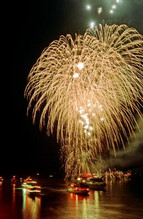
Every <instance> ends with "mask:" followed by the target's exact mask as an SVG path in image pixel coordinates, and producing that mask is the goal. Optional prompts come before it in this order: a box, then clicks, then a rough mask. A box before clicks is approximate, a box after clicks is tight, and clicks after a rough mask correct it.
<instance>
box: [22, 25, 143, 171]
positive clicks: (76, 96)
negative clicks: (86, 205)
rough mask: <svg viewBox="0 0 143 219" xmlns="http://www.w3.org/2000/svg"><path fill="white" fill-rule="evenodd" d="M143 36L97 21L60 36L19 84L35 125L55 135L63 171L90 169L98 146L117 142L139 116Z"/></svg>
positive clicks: (117, 143) (121, 142) (127, 29)
mask: <svg viewBox="0 0 143 219" xmlns="http://www.w3.org/2000/svg"><path fill="white" fill-rule="evenodd" d="M142 72H143V36H142V35H140V34H139V33H138V32H137V30H136V29H134V28H129V27H128V26H126V25H119V26H118V25H111V26H108V25H105V26H102V25H99V26H98V27H96V28H95V29H88V30H87V31H86V32H85V34H83V35H78V34H75V37H74V38H73V37H72V36H71V35H70V34H68V35H66V36H63V35H62V36H60V38H59V39H58V40H55V41H53V42H52V43H51V44H50V45H49V46H48V47H47V48H46V49H45V50H44V51H43V52H42V54H41V56H40V57H39V59H38V60H37V62H36V63H35V65H34V66H33V67H32V69H31V71H30V73H29V76H28V83H27V86H26V88H25V96H26V97H27V99H28V101H29V104H28V111H29V110H30V109H31V108H32V118H33V122H35V121H36V120H37V115H38V117H39V114H40V118H39V126H40V129H43V128H46V130H47V134H48V135H51V134H53V133H56V135H57V141H58V142H60V144H61V156H62V157H63V159H64V162H65V172H66V174H67V175H70V174H72V173H73V172H74V173H78V172H83V171H88V172H92V170H93V169H94V162H95V158H96V156H97V155H98V154H100V153H102V151H104V149H110V148H113V150H114V153H115V151H116V147H118V145H123V147H124V138H126V139H127V138H128V136H130V134H131V133H133V131H134V125H135V123H136V118H135V113H138V114H139V115H140V114H141V112H140V110H139V107H140V105H141V104H142V92H143V89H142V83H143V82H142V81H143V73H142Z"/></svg>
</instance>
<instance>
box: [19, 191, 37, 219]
mask: <svg viewBox="0 0 143 219" xmlns="http://www.w3.org/2000/svg"><path fill="white" fill-rule="evenodd" d="M22 192H23V207H22V210H23V218H24V219H27V218H30V219H39V218H40V210H41V197H30V196H29V195H27V194H26V189H23V191H22Z"/></svg>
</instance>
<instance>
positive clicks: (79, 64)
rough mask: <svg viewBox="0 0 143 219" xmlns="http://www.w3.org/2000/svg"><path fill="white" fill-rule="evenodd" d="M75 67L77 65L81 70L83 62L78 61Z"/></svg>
mask: <svg viewBox="0 0 143 219" xmlns="http://www.w3.org/2000/svg"><path fill="white" fill-rule="evenodd" d="M77 67H78V69H79V70H82V69H83V68H84V64H83V62H79V63H78V64H77Z"/></svg>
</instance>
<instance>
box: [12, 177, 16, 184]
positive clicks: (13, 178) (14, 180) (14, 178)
mask: <svg viewBox="0 0 143 219" xmlns="http://www.w3.org/2000/svg"><path fill="white" fill-rule="evenodd" d="M16 182H17V179H16V176H13V177H12V179H11V183H12V184H16Z"/></svg>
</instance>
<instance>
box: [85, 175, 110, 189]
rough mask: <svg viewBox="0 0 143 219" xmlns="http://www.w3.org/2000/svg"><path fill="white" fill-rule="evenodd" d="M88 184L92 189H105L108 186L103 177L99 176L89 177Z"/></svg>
mask: <svg viewBox="0 0 143 219" xmlns="http://www.w3.org/2000/svg"><path fill="white" fill-rule="evenodd" d="M86 184H87V185H88V186H89V188H90V189H95V190H104V189H105V187H106V183H105V182H104V181H103V179H102V178H99V177H94V178H89V179H87V180H86Z"/></svg>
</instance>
